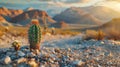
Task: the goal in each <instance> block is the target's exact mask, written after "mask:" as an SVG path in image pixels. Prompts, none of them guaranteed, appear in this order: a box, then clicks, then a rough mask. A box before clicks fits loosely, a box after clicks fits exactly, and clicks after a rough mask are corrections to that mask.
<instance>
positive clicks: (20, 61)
mask: <svg viewBox="0 0 120 67" xmlns="http://www.w3.org/2000/svg"><path fill="white" fill-rule="evenodd" d="M16 61H17V63H18V64H19V63H22V62H26V61H27V59H26V58H20V59H18V60H16Z"/></svg>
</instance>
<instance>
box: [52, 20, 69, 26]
mask: <svg viewBox="0 0 120 67" xmlns="http://www.w3.org/2000/svg"><path fill="white" fill-rule="evenodd" d="M68 26H69V25H68V24H67V23H66V22H64V21H61V22H59V23H53V24H51V25H50V27H55V28H66V27H68Z"/></svg>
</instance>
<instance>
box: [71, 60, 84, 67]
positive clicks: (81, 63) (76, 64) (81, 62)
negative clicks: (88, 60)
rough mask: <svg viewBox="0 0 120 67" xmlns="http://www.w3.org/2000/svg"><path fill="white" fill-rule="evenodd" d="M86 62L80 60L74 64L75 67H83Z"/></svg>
mask: <svg viewBox="0 0 120 67" xmlns="http://www.w3.org/2000/svg"><path fill="white" fill-rule="evenodd" d="M84 63H85V62H83V61H82V60H79V61H74V62H73V65H75V66H81V65H83V64H84Z"/></svg>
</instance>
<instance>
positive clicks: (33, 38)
mask: <svg viewBox="0 0 120 67" xmlns="http://www.w3.org/2000/svg"><path fill="white" fill-rule="evenodd" d="M28 37H29V43H30V49H38V50H39V49H40V42H41V28H40V25H39V24H33V25H32V26H31V27H30V28H29V31H28Z"/></svg>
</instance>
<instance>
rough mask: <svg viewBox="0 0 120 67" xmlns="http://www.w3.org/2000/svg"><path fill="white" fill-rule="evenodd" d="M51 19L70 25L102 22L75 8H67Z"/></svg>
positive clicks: (98, 23)
mask: <svg viewBox="0 0 120 67" xmlns="http://www.w3.org/2000/svg"><path fill="white" fill-rule="evenodd" d="M53 19H54V20H56V21H65V22H67V23H70V24H88V25H100V24H102V22H101V21H100V20H99V19H97V18H96V17H94V16H93V15H91V14H89V13H87V12H85V11H83V10H81V9H78V8H75V7H71V8H68V9H67V10H65V11H63V12H62V13H60V14H58V15H56V16H55V17H54V18H53Z"/></svg>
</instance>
